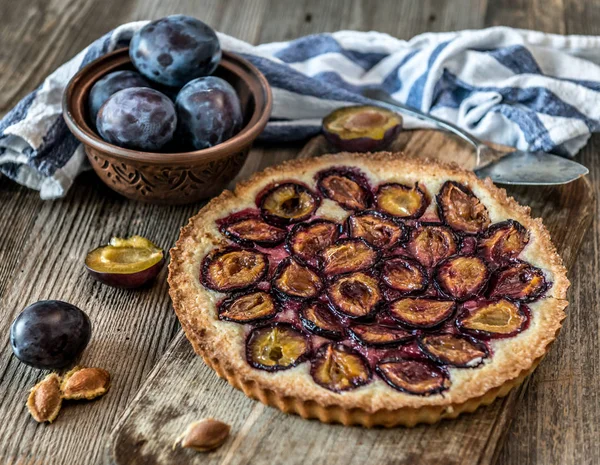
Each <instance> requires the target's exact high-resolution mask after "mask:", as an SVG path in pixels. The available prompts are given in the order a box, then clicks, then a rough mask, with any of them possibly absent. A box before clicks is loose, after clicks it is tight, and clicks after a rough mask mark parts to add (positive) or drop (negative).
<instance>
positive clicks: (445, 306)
mask: <svg viewBox="0 0 600 465" xmlns="http://www.w3.org/2000/svg"><path fill="white" fill-rule="evenodd" d="M455 306H456V305H455V303H454V302H452V301H451V300H436V299H427V298H421V299H411V298H405V299H399V300H395V301H394V302H392V303H391V304H390V305H389V306H388V314H389V315H390V316H391V317H392V318H393V319H394V320H396V321H398V322H399V323H402V324H404V325H406V326H408V327H410V328H418V329H426V328H433V327H435V326H438V325H439V324H441V323H443V322H444V321H446V320H447V319H448V318H450V317H451V316H452V314H453V313H454V308H455Z"/></svg>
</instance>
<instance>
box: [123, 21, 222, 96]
mask: <svg viewBox="0 0 600 465" xmlns="http://www.w3.org/2000/svg"><path fill="white" fill-rule="evenodd" d="M129 56H130V57H131V61H132V62H133V64H134V65H135V67H136V68H137V69H138V71H139V72H140V73H142V74H143V75H144V76H146V77H147V78H148V79H151V80H153V81H156V82H158V83H160V84H164V85H166V86H171V87H181V86H183V85H184V84H185V83H186V82H189V81H191V80H192V79H195V78H197V77H200V76H206V75H208V74H211V73H212V72H213V71H214V70H215V69H216V67H217V65H218V64H219V61H220V60H221V45H220V44H219V39H218V38H217V35H216V34H215V31H213V30H212V29H211V28H210V27H209V26H208V25H206V24H204V23H203V22H202V21H200V20H198V19H196V18H192V17H191V16H184V15H173V16H167V17H166V18H162V19H158V20H156V21H152V22H151V23H148V24H146V25H145V26H144V27H143V28H141V29H140V30H139V31H137V32H136V33H135V34H134V35H133V37H132V39H131V44H130V46H129Z"/></svg>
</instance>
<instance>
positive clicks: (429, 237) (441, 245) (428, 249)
mask: <svg viewBox="0 0 600 465" xmlns="http://www.w3.org/2000/svg"><path fill="white" fill-rule="evenodd" d="M406 249H407V250H408V251H409V252H410V253H411V254H412V256H413V257H414V258H415V259H417V260H418V261H419V262H420V263H421V264H422V265H423V266H425V267H427V268H431V267H434V266H436V265H437V264H438V263H439V262H441V261H442V260H445V259H446V258H448V257H450V256H452V255H454V254H455V253H456V251H457V250H458V247H457V242H456V237H455V236H454V233H453V232H452V230H451V229H450V228H448V227H446V226H442V225H439V224H433V223H422V224H421V225H419V226H417V227H416V228H415V229H413V230H412V231H411V233H410V239H409V241H408V244H407V245H406Z"/></svg>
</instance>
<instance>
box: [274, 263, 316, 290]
mask: <svg viewBox="0 0 600 465" xmlns="http://www.w3.org/2000/svg"><path fill="white" fill-rule="evenodd" d="M272 285H273V289H275V290H276V291H277V292H279V294H283V296H285V297H291V298H293V299H300V300H304V299H312V298H315V297H317V296H318V295H319V294H320V292H321V290H322V289H323V282H322V281H321V278H320V277H319V275H318V274H317V273H315V272H314V271H313V270H311V269H310V268H308V267H307V266H304V265H301V264H300V263H298V262H297V261H296V260H294V259H293V258H291V257H289V258H286V259H285V260H283V261H282V262H281V263H280V264H279V266H278V267H277V270H276V271H275V275H274V276H273V282H272Z"/></svg>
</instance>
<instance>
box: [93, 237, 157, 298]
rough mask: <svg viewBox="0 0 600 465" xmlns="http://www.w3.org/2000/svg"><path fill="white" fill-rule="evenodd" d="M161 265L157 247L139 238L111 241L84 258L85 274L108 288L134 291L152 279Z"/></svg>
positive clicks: (115, 238) (113, 239)
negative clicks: (133, 289)
mask: <svg viewBox="0 0 600 465" xmlns="http://www.w3.org/2000/svg"><path fill="white" fill-rule="evenodd" d="M164 263H165V256H164V253H163V251H162V249H160V248H159V247H158V246H156V245H155V244H153V243H152V242H150V241H149V240H148V239H145V238H143V237H141V236H131V237H130V238H127V239H122V238H119V237H113V238H112V239H111V240H110V243H109V244H108V245H105V246H103V247H98V248H97V249H94V250H92V251H91V252H90V253H88V254H87V256H86V257H85V267H86V269H87V271H88V273H89V274H90V275H91V276H92V277H94V278H95V279H97V280H98V281H100V282H101V283H104V284H107V285H109V286H115V287H124V288H130V289H132V288H135V287H140V286H142V285H143V284H145V283H147V282H148V281H150V280H152V279H154V278H155V277H156V275H157V274H158V273H159V272H160V270H161V268H162V266H163V264H164Z"/></svg>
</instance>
